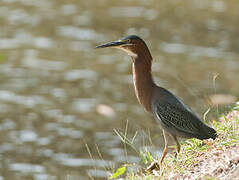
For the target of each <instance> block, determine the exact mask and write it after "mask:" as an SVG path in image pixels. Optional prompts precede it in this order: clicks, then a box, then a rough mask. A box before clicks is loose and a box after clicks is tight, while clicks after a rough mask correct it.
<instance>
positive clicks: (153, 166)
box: [146, 161, 160, 172]
mask: <svg viewBox="0 0 239 180" xmlns="http://www.w3.org/2000/svg"><path fill="white" fill-rule="evenodd" d="M154 170H160V165H159V163H158V162H156V161H154V162H152V163H151V164H150V165H149V166H148V167H147V168H146V171H149V172H152V171H154Z"/></svg>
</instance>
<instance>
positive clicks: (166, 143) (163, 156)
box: [160, 130, 168, 166]
mask: <svg viewBox="0 0 239 180" xmlns="http://www.w3.org/2000/svg"><path fill="white" fill-rule="evenodd" d="M163 137H164V150H163V155H162V157H161V160H160V166H162V163H163V160H164V158H165V156H166V155H167V153H168V133H166V132H165V131H164V130H163Z"/></svg>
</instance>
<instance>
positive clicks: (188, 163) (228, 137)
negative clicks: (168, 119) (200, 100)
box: [111, 103, 239, 180]
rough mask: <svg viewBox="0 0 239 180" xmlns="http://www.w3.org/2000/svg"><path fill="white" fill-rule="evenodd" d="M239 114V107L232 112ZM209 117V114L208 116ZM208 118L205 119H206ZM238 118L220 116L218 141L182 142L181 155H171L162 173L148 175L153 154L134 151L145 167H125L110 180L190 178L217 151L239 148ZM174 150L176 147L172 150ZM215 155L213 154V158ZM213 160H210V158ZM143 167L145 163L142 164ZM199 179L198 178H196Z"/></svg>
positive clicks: (129, 142) (125, 139) (205, 176)
mask: <svg viewBox="0 0 239 180" xmlns="http://www.w3.org/2000/svg"><path fill="white" fill-rule="evenodd" d="M233 110H234V112H235V111H239V103H237V104H236V105H235V107H234V108H233V109H232V111H233ZM206 113H208V111H207V112H206ZM205 117H206V115H205V116H204V119H205ZM238 117H239V116H233V112H231V113H229V114H228V115H227V116H226V115H221V117H220V118H219V120H214V121H212V126H213V127H214V128H215V129H216V130H217V133H218V137H217V139H216V140H214V141H213V140H211V139H210V140H204V141H201V140H197V139H189V140H185V141H181V142H180V144H181V152H180V153H179V155H178V156H177V157H176V158H175V156H174V155H175V152H170V153H168V155H167V156H166V158H165V161H164V165H163V167H161V169H160V170H155V171H153V172H147V171H146V167H147V165H149V164H150V163H151V162H153V161H155V160H154V158H153V157H152V155H151V154H150V152H148V151H140V150H137V149H135V148H134V150H135V151H136V152H138V154H139V156H140V158H141V162H143V165H137V166H139V167H140V168H138V170H137V171H136V172H135V171H132V170H131V169H132V168H130V167H131V166H132V167H134V166H135V165H133V164H132V165H130V164H127V165H123V166H122V167H120V168H119V169H117V170H115V171H114V172H112V176H111V179H121V180H131V179H137V180H151V179H170V178H169V177H178V175H180V176H181V177H182V176H184V175H185V176H187V175H189V174H190V170H197V169H200V167H198V166H200V164H201V163H205V162H204V160H205V159H206V158H208V157H211V158H213V156H214V154H215V151H216V150H218V151H220V150H223V149H228V148H229V149H230V148H231V147H235V146H238V142H239V118H238ZM120 137H121V139H122V141H123V142H124V143H126V144H128V145H130V146H131V147H132V146H133V143H132V142H133V140H134V138H133V140H129V139H127V138H126V136H122V134H121V136H120ZM173 147H174V148H175V146H173ZM213 153H214V154H213ZM209 159H210V158H209ZM141 164H142V163H141ZM203 178H204V179H208V180H212V179H214V177H211V175H204V176H203ZM196 179H197V178H196Z"/></svg>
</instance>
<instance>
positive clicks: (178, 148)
mask: <svg viewBox="0 0 239 180" xmlns="http://www.w3.org/2000/svg"><path fill="white" fill-rule="evenodd" d="M173 139H174V141H175V142H176V145H177V153H176V155H175V157H177V155H178V154H179V152H180V144H179V142H178V139H177V137H176V136H173Z"/></svg>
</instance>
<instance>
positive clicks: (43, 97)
mask: <svg viewBox="0 0 239 180" xmlns="http://www.w3.org/2000/svg"><path fill="white" fill-rule="evenodd" d="M238 8H239V7H238V3H237V1H230V2H228V1H222V0H215V1H208V0H200V1H196V0H195V1H191V0H187V1H183V2H181V1H173V0H169V1H160V2H159V1H156V0H147V1H146V0H140V1H137V2H136V1H130V0H123V1H106V0H99V1H93V0H90V1H82V0H78V1H73V0H72V1H62V0H41V1H35V0H2V1H0V84H1V86H0V117H1V120H0V159H1V163H0V180H1V179H36V180H48V179H67V180H74V179H89V178H90V177H91V178H94V179H100V178H102V179H105V178H106V177H107V176H108V175H109V172H112V169H114V168H116V167H118V166H120V164H121V163H125V162H131V163H132V162H136V163H139V162H140V158H139V155H138V153H137V152H135V150H134V149H133V148H131V147H129V146H124V144H123V143H122V141H121V140H120V137H119V136H117V133H123V134H126V129H127V137H128V138H129V139H130V140H131V141H132V143H133V145H134V147H135V149H136V150H139V149H144V148H147V149H149V150H150V151H152V152H153V154H154V157H155V158H156V157H157V156H158V155H160V152H161V149H162V147H163V142H162V137H161V132H160V130H159V129H158V127H157V126H155V124H156V123H155V122H154V120H153V119H152V117H151V116H150V115H149V114H147V113H145V112H144V111H143V109H142V108H141V107H140V105H139V104H138V102H137V100H136V98H135V95H134V89H133V86H132V76H131V60H130V58H129V57H128V56H127V55H126V54H124V53H122V52H119V51H117V50H112V49H105V50H95V49H94V47H95V46H96V45H99V44H101V43H104V42H107V41H111V40H116V39H118V38H121V37H122V36H125V35H128V34H137V35H139V36H141V37H142V38H144V39H145V40H146V42H147V44H148V46H149V48H150V50H151V52H152V55H153V57H154V65H153V74H154V76H155V81H156V82H157V83H158V84H160V85H161V86H164V87H166V88H168V89H170V90H171V91H173V92H174V93H175V94H177V95H178V96H180V97H181V98H182V99H184V101H185V102H186V103H187V104H189V105H190V106H191V107H192V108H193V109H194V110H195V111H196V112H198V113H199V114H200V115H202V114H203V112H205V111H206V110H207V109H208V107H211V106H212V104H213V103H215V102H217V103H218V104H225V103H230V102H233V101H235V100H236V99H237V98H238V96H239V92H238V89H239V84H238V82H239V76H238V73H239V61H238V59H239V54H238V49H239V43H238V42H239V34H238V18H239V14H238ZM210 100H211V102H210ZM151 140H152V141H151ZM152 143H153V144H152Z"/></svg>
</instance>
